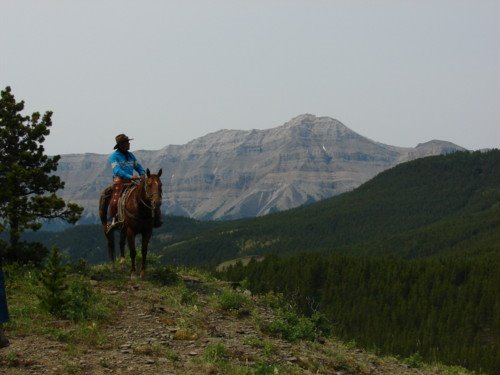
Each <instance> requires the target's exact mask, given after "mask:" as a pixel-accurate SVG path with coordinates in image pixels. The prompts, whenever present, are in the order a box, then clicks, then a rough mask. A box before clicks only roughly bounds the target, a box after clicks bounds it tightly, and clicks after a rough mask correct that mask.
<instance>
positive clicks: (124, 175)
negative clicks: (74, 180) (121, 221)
mask: <svg viewBox="0 0 500 375" xmlns="http://www.w3.org/2000/svg"><path fill="white" fill-rule="evenodd" d="M132 139H133V138H129V137H127V136H126V135H125V134H118V135H117V136H116V137H115V141H116V145H115V147H114V149H115V151H114V152H113V153H112V154H111V155H109V157H108V161H109V163H110V164H111V167H112V168H113V196H112V197H111V201H110V202H109V207H108V215H107V218H108V228H107V230H108V231H109V230H110V229H112V228H113V227H114V226H115V225H116V224H118V220H117V218H116V213H117V211H118V199H119V198H120V195H121V193H122V191H123V187H124V185H125V184H126V183H129V182H130V181H132V180H139V179H144V176H145V173H146V172H145V171H144V168H142V165H140V164H139V162H138V161H137V159H136V157H135V156H134V154H132V153H131V152H130V151H129V149H130V141H131V140H132ZM134 171H135V172H137V173H138V174H139V176H140V177H139V176H137V175H134Z"/></svg>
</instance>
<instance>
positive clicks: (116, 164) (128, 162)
mask: <svg viewBox="0 0 500 375" xmlns="http://www.w3.org/2000/svg"><path fill="white" fill-rule="evenodd" d="M108 161H109V163H110V164H111V168H113V177H121V178H124V179H126V180H130V179H131V178H132V176H133V175H134V170H135V171H137V173H139V175H140V176H141V175H143V174H144V173H145V172H144V168H142V165H140V164H139V162H138V161H137V159H136V158H135V156H134V154H132V153H131V152H129V151H127V152H126V153H123V152H121V151H120V150H116V151H115V152H113V153H112V154H111V155H109V157H108Z"/></svg>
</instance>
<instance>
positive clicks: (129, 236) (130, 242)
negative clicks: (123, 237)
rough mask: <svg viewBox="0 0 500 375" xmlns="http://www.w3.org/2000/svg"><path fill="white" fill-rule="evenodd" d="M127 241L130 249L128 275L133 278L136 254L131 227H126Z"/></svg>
mask: <svg viewBox="0 0 500 375" xmlns="http://www.w3.org/2000/svg"><path fill="white" fill-rule="evenodd" d="M127 241H128V248H129V251H130V261H131V263H132V265H131V268H130V277H131V278H134V277H135V272H136V270H135V256H136V251H135V233H134V231H133V230H132V229H130V228H128V229H127Z"/></svg>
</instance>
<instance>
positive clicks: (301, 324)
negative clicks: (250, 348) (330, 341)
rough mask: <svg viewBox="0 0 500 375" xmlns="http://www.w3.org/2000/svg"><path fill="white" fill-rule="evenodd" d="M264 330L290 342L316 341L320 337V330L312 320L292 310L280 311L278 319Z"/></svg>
mask: <svg viewBox="0 0 500 375" xmlns="http://www.w3.org/2000/svg"><path fill="white" fill-rule="evenodd" d="M263 329H264V330H265V331H267V332H269V333H270V334H272V335H275V336H278V337H281V338H283V339H285V340H288V341H296V340H311V341H314V340H316V339H317V338H318V336H319V332H318V329H317V328H316V325H315V324H314V322H313V321H312V320H311V319H309V318H307V317H305V316H301V315H298V314H297V313H296V312H294V311H292V310H278V316H277V318H276V319H275V320H274V321H272V322H271V323H269V324H267V325H266V326H264V327H263Z"/></svg>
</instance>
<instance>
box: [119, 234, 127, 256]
mask: <svg viewBox="0 0 500 375" xmlns="http://www.w3.org/2000/svg"><path fill="white" fill-rule="evenodd" d="M126 232H127V231H126V229H125V228H122V229H120V260H119V262H120V264H122V265H123V264H125V242H126V241H127V233H126Z"/></svg>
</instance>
